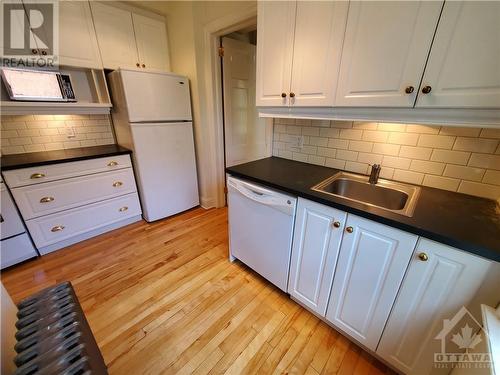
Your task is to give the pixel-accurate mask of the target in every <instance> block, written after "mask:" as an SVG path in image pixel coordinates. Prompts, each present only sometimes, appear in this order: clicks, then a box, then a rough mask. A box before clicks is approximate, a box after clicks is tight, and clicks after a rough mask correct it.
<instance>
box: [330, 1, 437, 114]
mask: <svg viewBox="0 0 500 375" xmlns="http://www.w3.org/2000/svg"><path fill="white" fill-rule="evenodd" d="M441 8H442V2H438V1H429V2H427V1H407V2H401V1H399V2H390V1H387V2H379V1H353V2H351V3H350V4H349V17H348V19H347V28H346V32H345V40H344V46H343V52H342V61H341V67H340V75H339V79H338V87H337V94H336V100H335V105H336V106H340V107H342V106H360V107H371V106H377V107H378V106H382V107H413V105H414V103H415V98H416V95H417V91H418V87H419V83H420V80H421V78H422V73H423V71H424V67H425V62H426V59H427V55H428V52H429V49H430V47H431V42H432V37H433V35H434V32H435V30H436V25H437V22H438V19H439V14H440V11H441Z"/></svg>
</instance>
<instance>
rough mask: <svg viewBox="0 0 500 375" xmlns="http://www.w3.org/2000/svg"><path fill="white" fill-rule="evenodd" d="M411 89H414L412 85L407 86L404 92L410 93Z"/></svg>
mask: <svg viewBox="0 0 500 375" xmlns="http://www.w3.org/2000/svg"><path fill="white" fill-rule="evenodd" d="M413 91H415V87H413V86H408V87H406V88H405V93H407V94H411V93H412V92H413Z"/></svg>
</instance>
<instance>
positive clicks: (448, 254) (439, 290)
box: [377, 238, 491, 375]
mask: <svg viewBox="0 0 500 375" xmlns="http://www.w3.org/2000/svg"><path fill="white" fill-rule="evenodd" d="M420 253H425V254H426V255H427V257H428V260H427V261H422V260H421V259H420V258H419V254H420ZM490 264H491V262H489V261H487V260H485V259H483V258H479V257H477V256H474V255H471V254H468V253H465V252H463V251H460V250H457V249H454V248H452V247H449V246H446V245H443V244H439V243H437V242H434V241H430V240H427V239H425V238H421V239H420V240H419V243H418V245H417V249H416V251H415V254H414V256H413V258H412V260H411V263H410V267H409V268H408V273H407V275H406V277H405V279H404V281H403V284H402V286H401V290H400V292H399V295H398V298H397V300H396V303H395V305H394V308H393V311H392V312H391V316H390V318H389V320H388V322H387V326H386V327H385V330H384V334H383V335H382V339H381V340H380V344H379V346H378V348H377V353H378V354H379V355H380V356H382V358H384V359H385V360H386V361H387V362H389V363H390V364H392V365H393V366H394V367H396V368H398V369H399V370H401V371H402V372H403V373H405V374H415V375H416V374H418V375H425V374H428V373H429V372H430V371H431V370H432V368H433V363H434V362H433V361H434V353H439V352H440V351H441V350H440V349H441V346H440V341H438V340H435V339H434V338H435V337H436V335H437V334H438V333H439V331H440V330H441V329H442V328H443V319H451V318H453V316H454V315H455V314H456V313H457V312H458V311H459V309H460V308H461V307H462V306H464V305H466V304H467V303H468V302H469V300H470V299H471V298H472V297H473V296H474V293H475V292H476V290H477V289H478V288H479V286H480V285H481V283H482V281H483V279H484V277H485V275H486V273H487V272H488V268H489V266H490Z"/></svg>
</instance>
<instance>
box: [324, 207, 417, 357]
mask: <svg viewBox="0 0 500 375" xmlns="http://www.w3.org/2000/svg"><path fill="white" fill-rule="evenodd" d="M345 226H346V227H345V230H344V237H343V239H342V246H341V249H340V255H339V259H338V261H337V268H336V272H335V278H334V280H333V286H332V292H331V295H330V301H329V303H328V310H327V312H326V319H327V320H328V321H329V322H331V323H332V324H333V325H334V326H335V327H337V328H339V329H340V330H341V331H343V332H345V333H347V334H348V335H349V336H351V337H353V338H354V339H356V340H357V341H359V342H360V343H362V344H363V345H365V346H366V347H367V348H369V349H371V350H375V349H376V347H377V344H378V342H379V340H380V336H381V335H382V331H383V329H384V325H385V323H386V321H387V318H388V317H389V313H390V311H391V307H392V305H393V303H394V301H395V299H396V295H397V293H398V289H399V286H400V285H401V281H402V280H403V277H404V274H405V271H406V268H407V265H408V263H409V261H410V258H411V255H412V253H413V250H414V248H415V245H416V242H417V238H418V237H417V236H415V235H413V234H410V233H406V232H403V231H401V230H398V229H395V228H391V227H388V226H386V225H383V224H379V223H375V222H373V221H371V220H367V219H363V218H360V217H358V216H354V215H351V214H349V215H348V216H347V223H346V224H345Z"/></svg>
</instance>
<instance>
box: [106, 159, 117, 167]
mask: <svg viewBox="0 0 500 375" xmlns="http://www.w3.org/2000/svg"><path fill="white" fill-rule="evenodd" d="M115 165H118V162H116V161H114V160H113V161H110V162H109V163H108V167H114V166H115Z"/></svg>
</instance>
